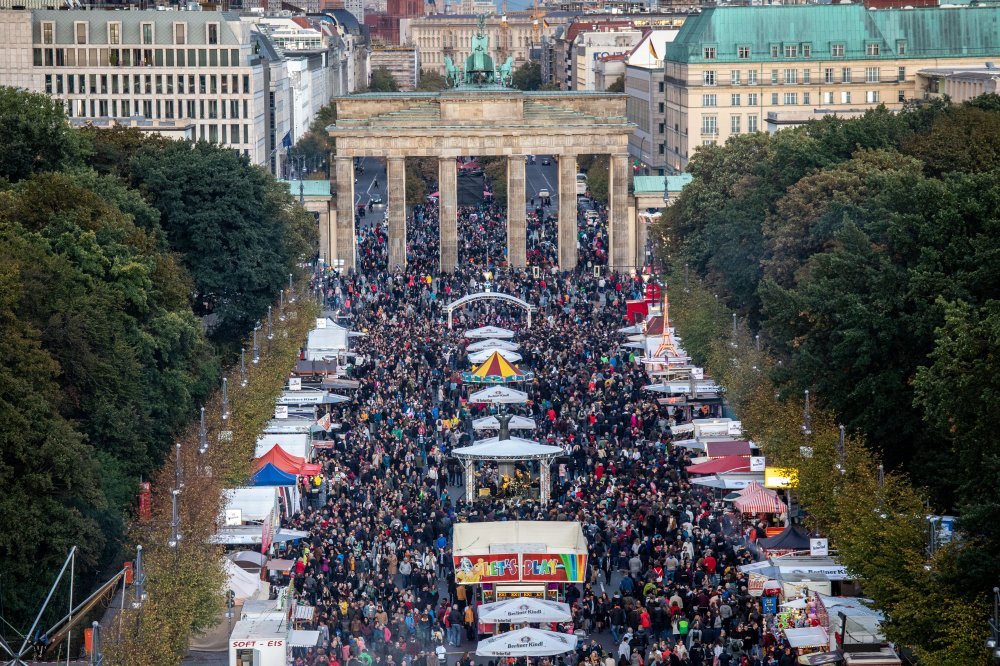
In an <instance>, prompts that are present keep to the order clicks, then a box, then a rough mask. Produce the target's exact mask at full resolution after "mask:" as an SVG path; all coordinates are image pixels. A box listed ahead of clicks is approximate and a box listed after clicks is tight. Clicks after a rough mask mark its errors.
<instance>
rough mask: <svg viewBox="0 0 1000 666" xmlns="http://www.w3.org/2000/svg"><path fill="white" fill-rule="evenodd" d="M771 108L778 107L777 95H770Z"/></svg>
mask: <svg viewBox="0 0 1000 666" xmlns="http://www.w3.org/2000/svg"><path fill="white" fill-rule="evenodd" d="M771 106H778V93H771Z"/></svg>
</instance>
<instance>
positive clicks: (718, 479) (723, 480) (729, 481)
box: [691, 472, 764, 490]
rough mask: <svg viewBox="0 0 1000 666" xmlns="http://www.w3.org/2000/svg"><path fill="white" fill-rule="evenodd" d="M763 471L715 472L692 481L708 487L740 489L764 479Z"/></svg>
mask: <svg viewBox="0 0 1000 666" xmlns="http://www.w3.org/2000/svg"><path fill="white" fill-rule="evenodd" d="M763 480H764V473H763V472H752V473H749V474H744V473H743V472H731V473H729V474H715V475H712V476H702V477H698V478H697V479H691V483H693V484H696V485H699V486H706V487H708V488H718V489H719V490H739V489H740V488H745V487H746V486H748V485H749V484H751V483H754V482H755V481H763Z"/></svg>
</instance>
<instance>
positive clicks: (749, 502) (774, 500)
mask: <svg viewBox="0 0 1000 666" xmlns="http://www.w3.org/2000/svg"><path fill="white" fill-rule="evenodd" d="M733 506H735V507H736V509H737V510H739V511H740V512H742V513H784V512H785V511H786V510H788V507H787V506H786V505H785V503H784V502H782V501H781V499H780V498H778V497H777V495H775V494H774V493H771V492H770V491H768V490H767V489H766V488H765V489H762V490H758V491H757V492H754V493H749V494H747V495H744V496H743V497H738V498H736V501H735V502H733Z"/></svg>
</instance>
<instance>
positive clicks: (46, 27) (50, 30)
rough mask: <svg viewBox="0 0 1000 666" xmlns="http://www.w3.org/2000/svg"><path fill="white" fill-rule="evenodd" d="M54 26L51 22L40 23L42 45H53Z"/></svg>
mask: <svg viewBox="0 0 1000 666" xmlns="http://www.w3.org/2000/svg"><path fill="white" fill-rule="evenodd" d="M55 31H56V24H55V23H53V22H52V21H46V22H45V23H42V44H55V43H56V41H55Z"/></svg>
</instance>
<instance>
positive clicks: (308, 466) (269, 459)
mask: <svg viewBox="0 0 1000 666" xmlns="http://www.w3.org/2000/svg"><path fill="white" fill-rule="evenodd" d="M267 463H271V464H272V465H274V466H275V467H277V468H278V469H280V470H282V471H283V472H288V473H289V474H298V475H302V474H319V472H320V466H319V465H317V464H314V463H307V462H306V461H305V458H300V457H299V456H293V455H292V454H291V453H289V452H288V451H285V450H284V449H283V448H281V447H280V446H278V445H277V444H275V445H274V446H272V447H271V450H270V451H268V452H267V453H265V454H264V455H262V456H261V457H259V458H257V460H255V461H254V470H255V471H256V470H259V469H260V468H261V467H263V466H264V465H266V464H267Z"/></svg>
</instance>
